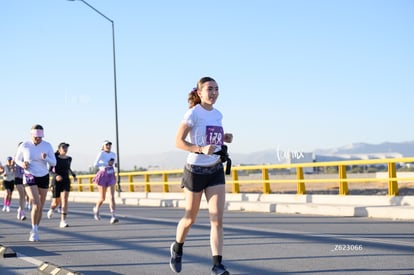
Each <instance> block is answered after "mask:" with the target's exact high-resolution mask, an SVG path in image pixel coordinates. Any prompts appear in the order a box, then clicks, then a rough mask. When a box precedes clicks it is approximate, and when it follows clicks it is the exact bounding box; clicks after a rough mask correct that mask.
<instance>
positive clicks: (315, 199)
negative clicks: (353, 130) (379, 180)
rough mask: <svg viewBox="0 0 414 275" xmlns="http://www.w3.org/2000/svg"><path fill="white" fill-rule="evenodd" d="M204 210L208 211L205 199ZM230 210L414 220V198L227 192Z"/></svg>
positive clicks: (157, 197) (151, 202)
mask: <svg viewBox="0 0 414 275" xmlns="http://www.w3.org/2000/svg"><path fill="white" fill-rule="evenodd" d="M97 198H98V193H97V192H71V193H70V196H69V200H70V201H74V202H90V203H93V202H95V201H96V200H97ZM116 201H117V203H118V204H125V205H136V206H153V207H179V208H183V207H184V205H185V201H184V193H182V192H179V193H153V192H151V193H142V192H134V193H132V192H131V193H130V192H122V193H121V196H120V197H118V194H116ZM201 208H202V209H203V208H207V202H206V200H205V199H203V200H202V202H201ZM226 210H229V211H247V212H267V213H281V214H307V215H328V216H341V217H369V218H382V219H393V220H414V196H395V197H390V196H386V195H381V196H377V195H369V196H364V195H348V196H339V195H295V194H268V195H267V194H255V193H240V194H231V193H227V196H226Z"/></svg>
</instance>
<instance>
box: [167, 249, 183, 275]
mask: <svg viewBox="0 0 414 275" xmlns="http://www.w3.org/2000/svg"><path fill="white" fill-rule="evenodd" d="M170 252H171V259H170V268H171V270H172V271H174V272H175V273H180V272H181V259H182V257H183V254H182V253H181V254H180V253H177V252H175V251H174V243H172V244H171V246H170Z"/></svg>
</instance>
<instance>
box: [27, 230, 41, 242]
mask: <svg viewBox="0 0 414 275" xmlns="http://www.w3.org/2000/svg"><path fill="white" fill-rule="evenodd" d="M39 240H40V239H39V233H38V232H37V231H34V230H32V231H30V237H29V241H31V242H38V241H39Z"/></svg>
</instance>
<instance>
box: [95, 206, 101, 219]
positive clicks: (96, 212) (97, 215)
mask: <svg viewBox="0 0 414 275" xmlns="http://www.w3.org/2000/svg"><path fill="white" fill-rule="evenodd" d="M93 218H94V219H95V220H96V221H100V220H101V217H100V216H99V211H98V210H97V209H96V207H94V208H93Z"/></svg>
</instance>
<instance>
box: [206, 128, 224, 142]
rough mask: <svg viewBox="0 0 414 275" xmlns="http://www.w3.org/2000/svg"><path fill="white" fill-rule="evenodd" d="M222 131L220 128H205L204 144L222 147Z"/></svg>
mask: <svg viewBox="0 0 414 275" xmlns="http://www.w3.org/2000/svg"><path fill="white" fill-rule="evenodd" d="M223 142H224V130H223V127H221V126H206V143H207V144H211V145H223Z"/></svg>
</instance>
